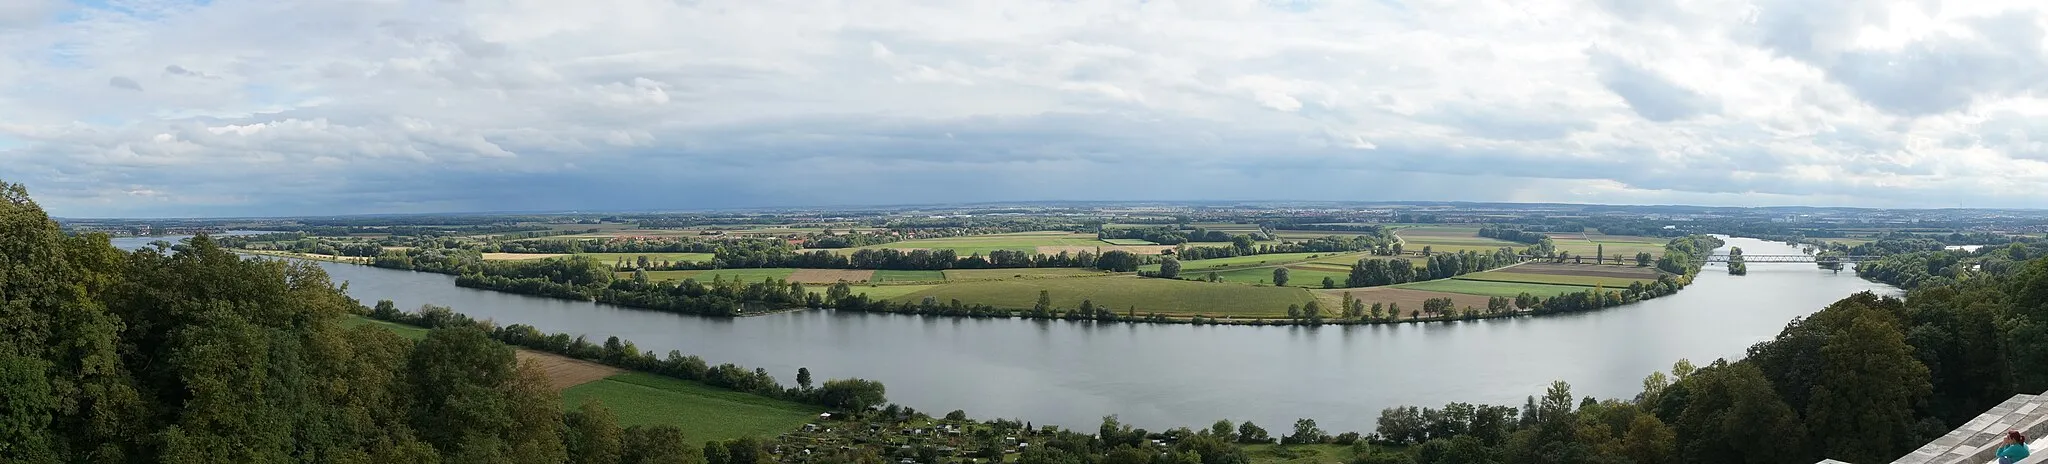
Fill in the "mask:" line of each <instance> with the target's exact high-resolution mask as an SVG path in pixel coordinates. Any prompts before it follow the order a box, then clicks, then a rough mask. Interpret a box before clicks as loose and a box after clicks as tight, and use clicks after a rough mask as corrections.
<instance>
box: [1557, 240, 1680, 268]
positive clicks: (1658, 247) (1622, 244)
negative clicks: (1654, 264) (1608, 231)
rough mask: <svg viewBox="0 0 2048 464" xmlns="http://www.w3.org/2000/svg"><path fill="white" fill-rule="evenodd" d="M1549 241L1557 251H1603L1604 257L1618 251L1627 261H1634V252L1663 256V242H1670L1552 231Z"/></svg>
mask: <svg viewBox="0 0 2048 464" xmlns="http://www.w3.org/2000/svg"><path fill="white" fill-rule="evenodd" d="M1550 242H1551V243H1552V244H1554V245H1556V246H1557V251H1564V252H1570V253H1571V254H1573V255H1578V256H1593V254H1594V253H1595V252H1604V253H1606V255H1603V256H1604V257H1610V258H1611V257H1613V256H1614V255H1615V254H1617V253H1618V254H1621V255H1622V259H1623V260H1624V262H1627V263H1634V262H1635V259H1636V253H1642V252H1648V253H1650V255H1651V256H1663V255H1664V244H1666V243H1671V241H1670V240H1667V239H1662V238H1657V237H1638V236H1633V235H1602V234H1599V233H1586V234H1560V233H1552V234H1550ZM1603 247H1604V248H1605V249H1604V250H1603V249H1602V248H1603Z"/></svg>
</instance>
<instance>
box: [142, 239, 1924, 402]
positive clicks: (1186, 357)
mask: <svg viewBox="0 0 2048 464" xmlns="http://www.w3.org/2000/svg"><path fill="white" fill-rule="evenodd" d="M1728 245H1730V246H1741V247H1742V248H1743V249H1744V250H1745V251H1748V252H1750V253H1756V254H1795V253H1798V251H1797V250H1796V249H1795V248H1792V247H1788V246H1785V245H1783V244H1779V243H1768V242H1762V241H1756V240H1750V239H1741V238H1736V239H1729V240H1728ZM139 246H143V245H142V242H136V243H132V244H128V247H129V248H133V247H139ZM319 264H320V265H321V267H322V268H323V269H326V270H327V272H328V274H329V275H331V276H333V278H334V280H335V282H344V281H346V282H348V283H349V288H348V293H349V294H350V295H351V296H352V297H355V298H357V299H360V300H363V301H376V300H380V299H391V300H395V301H397V302H398V303H399V306H400V307H407V308H416V307H418V306H419V305H423V304H437V305H445V306H451V307H454V308H456V309H457V310H459V311H461V312H464V313H468V314H471V315H474V316H476V317H479V318H486V319H493V320H496V321H499V323H501V324H513V323H517V324H527V325H532V326H535V327H538V328H541V329H542V330H545V331H548V332H566V333H571V334H583V335H588V336H590V337H592V338H593V339H594V340H602V339H604V338H605V337H608V336H617V337H620V338H622V339H630V340H634V341H635V342H636V343H638V344H639V348H640V349H642V350H649V351H654V352H656V353H663V352H666V351H667V350H681V351H683V352H687V353H696V354H699V355H702V356H705V357H707V358H711V359H719V360H724V361H730V362H735V363H739V364H744V365H748V366H756V367H761V368H765V369H767V370H769V371H770V372H772V373H775V374H776V375H778V376H780V378H781V380H782V381H783V382H785V383H787V382H790V381H791V379H792V377H790V375H791V374H790V373H792V372H795V370H796V369H797V368H799V367H804V366H813V367H815V366H834V370H835V371H843V372H845V373H848V374H858V375H860V376H862V377H864V378H870V379H875V380H879V381H882V382H884V383H887V384H888V385H889V396H890V398H891V399H892V400H893V401H896V402H898V403H901V404H904V405H907V406H915V407H917V408H919V409H920V410H928V411H948V410H952V409H965V410H968V411H971V412H973V413H975V415H976V416H979V417H1017V418H1022V417H1030V418H1033V419H1034V420H1035V421H1036V422H1037V423H1039V424H1041V425H1043V424H1054V425H1060V426H1065V427H1080V428H1093V427H1095V426H1096V425H1098V424H1099V422H1100V420H1101V417H1102V415H1103V414H1104V413H1105V412H1106V411H1114V412H1116V413H1117V414H1119V415H1120V417H1121V418H1122V419H1123V420H1124V421H1125V422H1126V423H1130V424H1136V425H1139V426H1143V427H1148V428H1153V429H1155V430H1157V429H1163V428H1165V427H1171V426H1178V425H1187V424H1204V423H1208V422H1211V421H1214V420H1216V419H1218V418H1230V419H1232V420H1236V421H1241V420H1246V419H1250V420H1255V421H1257V422H1258V423H1259V424H1264V425H1275V424H1278V425H1285V424H1288V423H1291V421H1293V420H1294V419H1296V418H1302V417H1313V418H1316V419H1317V420H1318V421H1319V422H1321V423H1322V425H1323V427H1324V428H1326V429H1331V430H1370V429H1372V428H1373V427H1374V425H1373V417H1372V416H1373V415H1375V414H1376V413H1377V412H1378V411H1379V409H1380V408H1385V407H1390V406H1397V405H1432V404H1436V405H1440V404H1442V403H1443V402H1445V401H1449V400H1456V401H1471V402H1487V403H1490V404H1514V405H1519V404H1521V403H1522V401H1523V399H1524V397H1525V396H1527V395H1530V394H1532V393H1540V392H1541V390H1542V388H1543V387H1544V386H1545V385H1548V384H1549V382H1550V381H1552V380H1565V381H1569V382H1571V383H1572V385H1573V391H1574V392H1576V393H1579V394H1581V395H1588V396H1597V397H1600V398H1614V397H1624V396H1628V395H1634V394H1635V393H1636V392H1637V391H1639V390H1640V389H1641V387H1642V384H1641V379H1642V377H1643V375H1645V374H1647V373H1648V372H1650V371H1653V370H1662V369H1667V368H1669V367H1670V363H1671V361H1672V360H1675V359H1680V358H1689V359H1693V360H1696V361H1700V362H1702V363H1704V362H1705V361H1707V360H1711V359H1714V358H1717V357H1740V356H1742V355H1743V354H1744V351H1745V350H1746V349H1747V348H1748V347H1749V346H1750V345H1752V344H1754V343H1756V342H1757V341H1758V340H1763V339H1768V338H1770V337H1771V336H1772V335H1774V334H1776V333H1778V331H1780V330H1781V329H1783V328H1784V326H1785V323H1786V322H1787V321H1790V320H1792V319H1794V318H1797V317H1802V316H1806V315H1809V314H1811V313H1812V312H1813V311H1814V310H1815V309H1817V308H1821V307H1825V306H1827V305H1828V304H1830V303H1833V302H1834V301H1836V300H1839V299H1841V298H1842V297H1844V296H1847V295H1849V294H1852V293H1856V292H1861V291H1876V292H1879V293H1896V292H1897V289H1895V288H1892V287H1889V286H1885V285H1882V284H1877V283H1872V282H1869V281H1865V280H1863V279H1859V278H1856V277H1855V276H1854V275H1853V274H1851V273H1847V272H1845V273H1840V274H1836V273H1833V272H1829V271H1824V270H1820V269H1818V268H1816V267H1814V266H1813V265H1811V264H1752V265H1751V268H1750V274H1749V275H1748V276H1746V277H1734V276H1728V275H1726V273H1721V272H1702V273H1700V274H1699V276H1698V277H1697V278H1696V279H1695V280H1694V282H1693V283H1692V284H1691V286H1689V287H1688V288H1687V289H1686V290H1685V291H1683V292H1679V293H1677V294H1674V295H1670V296H1666V297H1662V298H1657V299H1652V300H1645V301H1642V302H1639V303H1636V304H1634V305H1632V306H1629V307H1627V308H1626V309H1625V310H1613V311H1586V312H1577V313H1569V314H1557V315H1550V316H1546V317H1526V318H1525V317H1517V318H1498V319H1490V320H1474V321H1447V322H1442V323H1435V324H1373V325H1333V326H1324V327H1320V328H1313V327H1309V326H1277V325H1272V326H1263V325H1252V324H1243V325H1235V324H1233V325H1193V324H1103V323H1094V322H1083V321H1071V322H1069V321H1061V320H1024V319H994V318H984V319H974V318H964V317H937V316H918V315H909V314H881V313H857V312H848V311H800V312H793V313H786V314H777V315H769V316H760V317H745V318H707V317H695V316H687V315H679V314H672V313H663V312H657V311H647V310H640V309H632V308H622V307H617V306H611V305H603V304H597V303H590V302H578V301H570V300H558V299H549V298H537V297H530V296H525V295H518V294H511V293H503V292H493V291H485V290H477V289H470V288H461V287H456V286H455V285H454V284H453V281H454V279H455V278H454V277H453V276H448V275H444V274H434V273H422V272H406V271H397V270H390V269H381V268H375V267H369V266H358V265H344V264H341V263H332V262H320V263H319ZM1403 306H1407V305H1405V304H1404V305H1403ZM1186 366H1228V367H1227V368H1203V369H1192V368H1187V367H1186ZM1442 372H1483V373H1485V374H1486V375H1479V376H1446V375H1440V374H1436V373H1442ZM1304 382H1306V383H1309V384H1315V385H1358V386H1369V387H1360V388H1312V389H1303V388H1300V387H1301V385H1302V384H1303V383H1304ZM1027 386H1028V387H1027ZM1275 392H1287V393H1286V394H1284V395H1276V394H1275ZM1246 398H1258V399H1259V400H1258V401H1246V400H1245V399H1246Z"/></svg>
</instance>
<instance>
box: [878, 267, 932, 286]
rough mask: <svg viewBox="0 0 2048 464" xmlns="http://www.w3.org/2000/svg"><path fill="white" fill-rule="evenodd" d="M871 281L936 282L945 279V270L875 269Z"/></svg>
mask: <svg viewBox="0 0 2048 464" xmlns="http://www.w3.org/2000/svg"><path fill="white" fill-rule="evenodd" d="M869 280H870V281H872V282H876V283H882V282H937V281H941V280H946V272H945V271H888V270H884V271H875V276H874V277H873V278H870V279H869Z"/></svg>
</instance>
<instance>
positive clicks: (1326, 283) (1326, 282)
mask: <svg viewBox="0 0 2048 464" xmlns="http://www.w3.org/2000/svg"><path fill="white" fill-rule="evenodd" d="M1323 288H1337V279H1332V278H1330V277H1329V276H1323Z"/></svg>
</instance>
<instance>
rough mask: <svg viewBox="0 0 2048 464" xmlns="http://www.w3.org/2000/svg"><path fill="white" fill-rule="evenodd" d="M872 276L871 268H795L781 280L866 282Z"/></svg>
mask: <svg viewBox="0 0 2048 464" xmlns="http://www.w3.org/2000/svg"><path fill="white" fill-rule="evenodd" d="M873 278H875V271H874V270H871V269H797V270H796V272H792V273H790V274H789V278H787V279H783V280H788V281H790V282H797V283H806V284H829V283H836V282H839V281H841V280H844V281H847V282H866V281H868V280H869V279H873Z"/></svg>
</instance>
